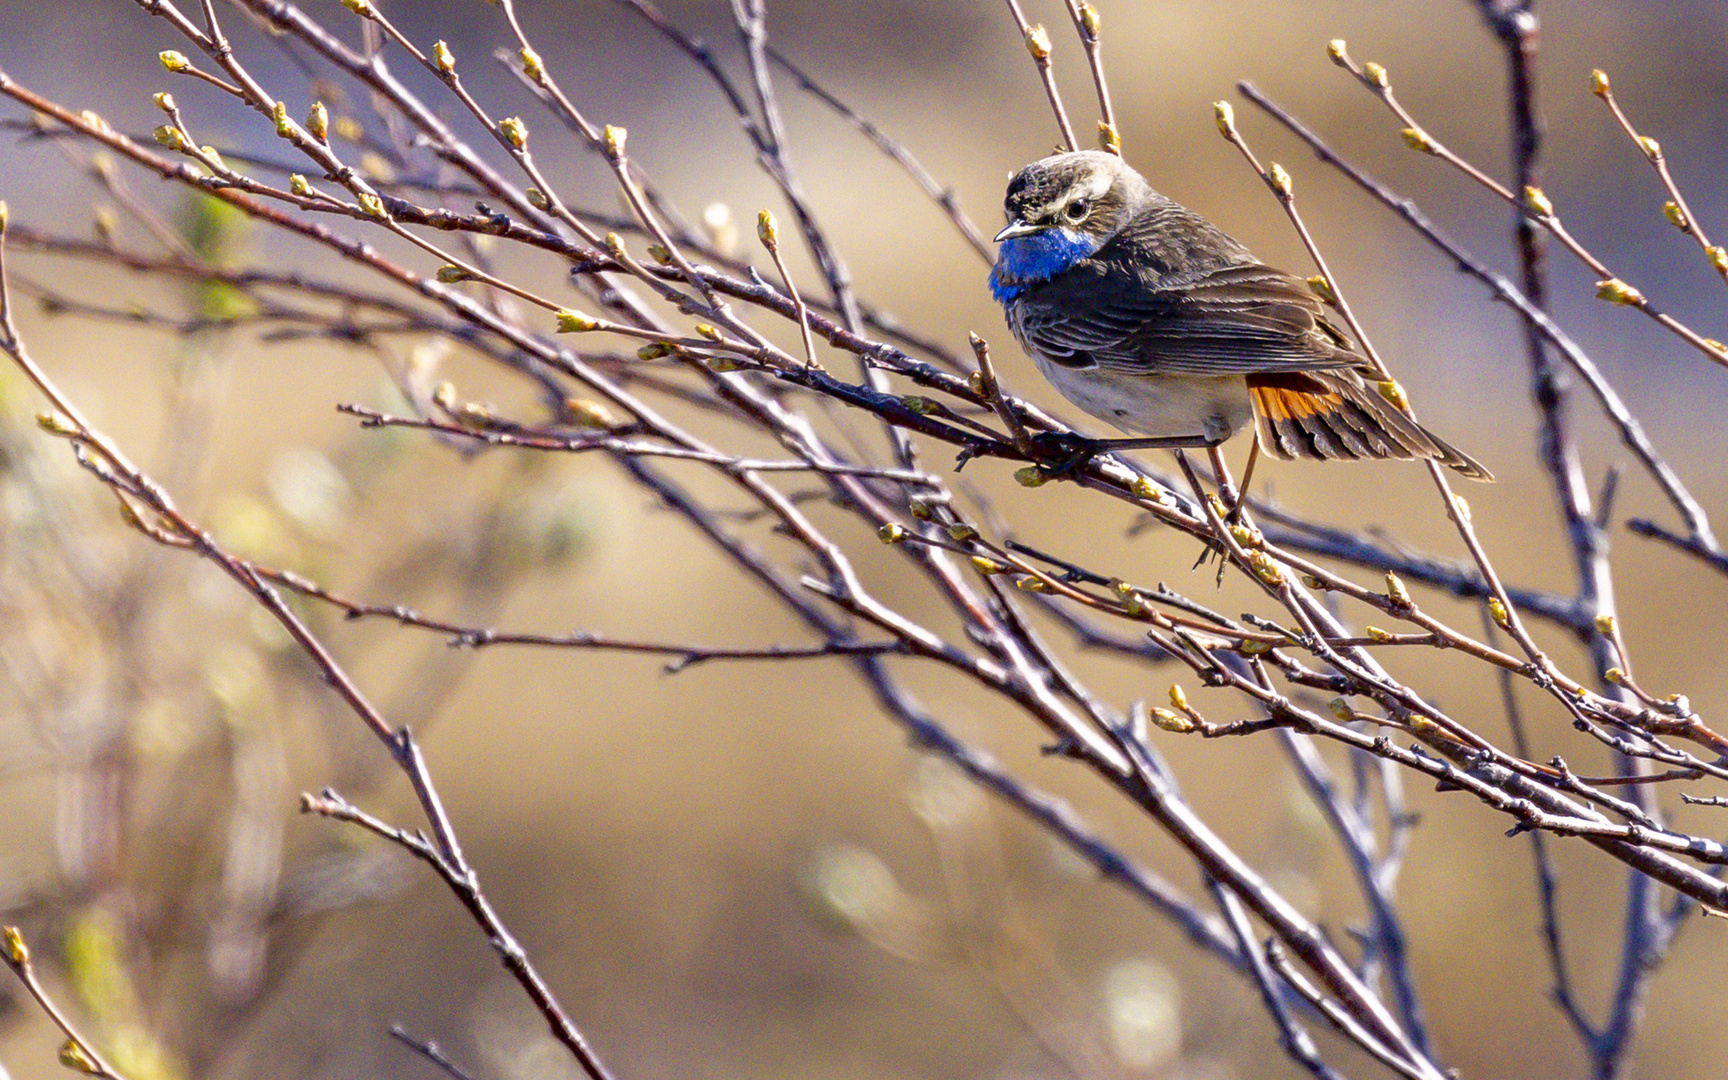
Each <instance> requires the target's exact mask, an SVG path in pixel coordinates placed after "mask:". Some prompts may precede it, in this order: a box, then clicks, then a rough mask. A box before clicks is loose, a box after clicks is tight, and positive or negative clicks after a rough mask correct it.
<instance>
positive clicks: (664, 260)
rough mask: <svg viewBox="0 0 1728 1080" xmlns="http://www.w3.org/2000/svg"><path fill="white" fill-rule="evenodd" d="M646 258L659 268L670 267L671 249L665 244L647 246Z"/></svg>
mask: <svg viewBox="0 0 1728 1080" xmlns="http://www.w3.org/2000/svg"><path fill="white" fill-rule="evenodd" d="M648 257H649V258H650V259H653V260H654V261H655V262H657V263H659V264H660V265H661V266H670V265H671V264H672V249H671V248H669V247H667V246H666V245H665V244H649V245H648Z"/></svg>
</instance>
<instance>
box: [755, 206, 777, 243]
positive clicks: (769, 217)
mask: <svg viewBox="0 0 1728 1080" xmlns="http://www.w3.org/2000/svg"><path fill="white" fill-rule="evenodd" d="M756 239H758V240H760V241H762V246H763V247H765V248H767V249H768V250H769V251H773V250H774V249H775V248H776V247H777V246H779V243H780V230H779V229H778V228H777V227H776V226H775V224H774V214H773V213H772V212H771V211H768V210H758V211H757V212H756Z"/></svg>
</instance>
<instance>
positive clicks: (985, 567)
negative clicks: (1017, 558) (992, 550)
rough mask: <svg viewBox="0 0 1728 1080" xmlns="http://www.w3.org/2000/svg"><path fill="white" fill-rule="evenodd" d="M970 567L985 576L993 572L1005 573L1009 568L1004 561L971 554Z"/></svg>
mask: <svg viewBox="0 0 1728 1080" xmlns="http://www.w3.org/2000/svg"><path fill="white" fill-rule="evenodd" d="M972 568H973V569H975V570H977V571H978V572H979V573H980V574H983V575H984V576H985V577H991V576H993V575H995V574H1006V573H1007V572H1008V569H1009V567H1008V565H1007V564H1006V563H999V562H997V561H996V560H995V559H992V558H989V557H987V556H984V555H974V556H972Z"/></svg>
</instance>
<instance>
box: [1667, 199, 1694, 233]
mask: <svg viewBox="0 0 1728 1080" xmlns="http://www.w3.org/2000/svg"><path fill="white" fill-rule="evenodd" d="M1662 216H1663V217H1665V218H1667V219H1668V224H1670V225H1672V226H1674V227H1675V228H1676V229H1679V230H1680V231H1681V232H1686V231H1687V230H1688V229H1690V228H1691V227H1692V223H1691V222H1689V221H1687V220H1686V211H1684V210H1682V209H1680V204H1679V203H1677V202H1675V201H1674V200H1673V199H1669V200H1668V201H1667V202H1665V203H1663V204H1662Z"/></svg>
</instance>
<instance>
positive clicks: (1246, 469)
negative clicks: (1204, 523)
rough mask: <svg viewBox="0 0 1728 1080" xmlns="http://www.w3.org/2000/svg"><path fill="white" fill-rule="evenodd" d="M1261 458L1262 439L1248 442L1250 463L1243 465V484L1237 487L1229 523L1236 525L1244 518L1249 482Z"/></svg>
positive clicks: (1227, 521) (1227, 518) (1227, 519)
mask: <svg viewBox="0 0 1728 1080" xmlns="http://www.w3.org/2000/svg"><path fill="white" fill-rule="evenodd" d="M1259 460H1260V440H1259V439H1255V440H1254V441H1253V442H1252V443H1249V444H1248V464H1247V465H1244V466H1243V467H1242V485H1241V486H1240V487H1238V488H1237V489H1236V501H1235V503H1234V504H1233V505H1231V507H1230V513H1229V515H1228V516H1227V517H1225V519H1224V521H1225V522H1226V523H1227V524H1230V525H1234V524H1236V523H1237V522H1238V521H1240V520H1242V511H1243V510H1244V509H1245V508H1246V507H1247V505H1248V482H1249V481H1251V480H1253V479H1254V465H1255V463H1256V462H1258V461H1259Z"/></svg>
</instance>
